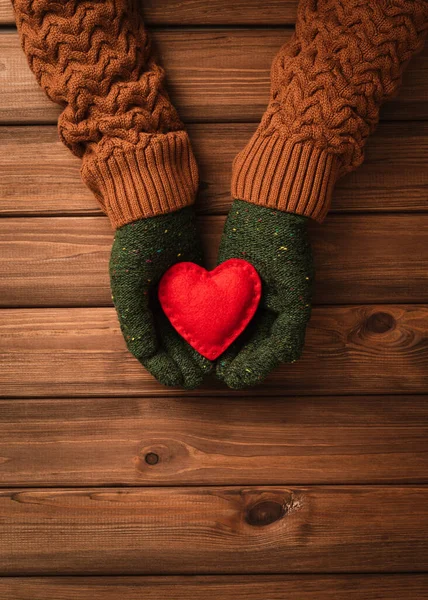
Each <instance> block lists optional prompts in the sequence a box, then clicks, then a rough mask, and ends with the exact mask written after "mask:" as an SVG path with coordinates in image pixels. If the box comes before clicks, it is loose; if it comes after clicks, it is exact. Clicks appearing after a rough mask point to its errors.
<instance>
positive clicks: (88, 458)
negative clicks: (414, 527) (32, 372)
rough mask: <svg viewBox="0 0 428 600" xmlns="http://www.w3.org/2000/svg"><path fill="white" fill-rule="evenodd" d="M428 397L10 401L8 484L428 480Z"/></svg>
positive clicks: (1, 439)
mask: <svg viewBox="0 0 428 600" xmlns="http://www.w3.org/2000/svg"><path fill="white" fill-rule="evenodd" d="M427 400H428V397H427V396H399V397H394V396H360V397H358V398H355V397H354V396H348V397H342V396H339V397H318V398H317V397H307V398H301V397H289V398H281V397H278V398H270V399H269V408H268V410H266V405H265V403H264V402H261V401H260V398H257V397H241V398H236V399H234V398H233V396H232V394H230V396H229V397H226V398H215V399H213V398H194V399H190V398H179V399H174V398H170V399H163V398H146V399H144V398H128V399H126V401H124V399H123V398H84V399H78V398H70V399H59V400H57V399H52V398H51V399H47V400H27V401H26V400H21V401H17V400H3V401H0V414H1V422H0V482H1V483H0V485H1V486H2V487H12V486H26V487H28V486H43V487H46V486H54V487H55V486H56V487H57V486H67V487H76V486H87V485H91V486H103V485H104V486H106V485H107V486H108V485H113V486H116V485H127V486H130V485H132V486H135V485H213V484H217V485H226V484H230V485H236V484H239V485H248V484H258V485H260V484H271V485H272V484H273V485H276V484H280V483H283V482H286V483H287V485H290V484H293V485H298V484H337V483H371V484H373V483H384V482H387V483H391V482H393V483H427V482H428V402H427ZM0 589H1V588H0ZM0 597H1V594H0Z"/></svg>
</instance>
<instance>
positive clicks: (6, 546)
mask: <svg viewBox="0 0 428 600" xmlns="http://www.w3.org/2000/svg"><path fill="white" fill-rule="evenodd" d="M0 513H1V515H2V519H1V522H0V534H1V535H0V574H2V575H15V576H17V575H48V574H49V575H60V574H62V575H66V574H79V575H83V574H87V575H101V574H108V575H137V574H139V575H144V574H150V575H157V574H165V575H166V574H171V575H173V574H183V575H186V574H201V573H203V574H216V573H218V574H226V573H229V574H241V573H266V574H268V573H322V572H328V573H340V572H345V573H376V572H381V573H388V572H395V571H397V570H400V571H402V572H418V571H424V570H426V569H427V568H428V488H427V487H421V486H419V487H415V486H406V487H396V486H386V487H377V486H368V487H360V486H354V487H340V486H335V487H319V486H318V487H317V486H308V487H306V488H285V487H282V486H279V487H245V488H242V487H230V488H227V487H222V488H216V487H214V486H211V487H206V488H183V487H179V488H177V487H175V488H165V487H163V488H134V489H132V490H129V489H120V490H117V489H116V490H114V489H108V488H98V489H95V488H89V489H80V490H51V491H46V490H21V491H20V490H16V489H15V490H10V491H7V490H6V491H0Z"/></svg>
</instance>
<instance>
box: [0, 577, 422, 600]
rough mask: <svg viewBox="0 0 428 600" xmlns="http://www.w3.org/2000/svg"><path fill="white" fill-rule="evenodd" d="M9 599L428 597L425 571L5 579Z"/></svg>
mask: <svg viewBox="0 0 428 600" xmlns="http://www.w3.org/2000/svg"><path fill="white" fill-rule="evenodd" d="M0 595H1V596H2V597H3V598H7V600H46V599H47V598H55V600H87V599H88V598H90V599H91V600H117V599H118V598H122V599H123V600H141V598H144V599H145V600H188V599H189V598H190V597H191V598H192V599H193V600H260V599H261V598H269V600H331V598H334V600H397V598H400V600H415V599H416V598H417V599H418V600H427V598H428V576H427V575H426V574H400V575H245V576H237V575H226V576H221V575H220V576H209V575H207V576H203V575H202V576H201V575H199V576H198V575H196V576H191V577H186V576H184V577H177V576H170V577H147V576H146V577H144V576H143V577H6V578H3V579H0Z"/></svg>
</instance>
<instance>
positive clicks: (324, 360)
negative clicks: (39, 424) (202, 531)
mask: <svg viewBox="0 0 428 600" xmlns="http://www.w3.org/2000/svg"><path fill="white" fill-rule="evenodd" d="M427 332H428V306H392V305H385V306H383V305H376V306H356V307H323V308H316V309H315V310H314V311H313V316H312V319H311V323H310V325H309V327H308V331H307V336H306V345H305V350H304V353H303V357H302V358H301V360H299V361H298V362H297V363H295V364H292V365H283V366H282V367H280V368H279V369H277V370H276V371H275V372H274V373H272V374H271V375H270V377H269V378H268V379H267V380H266V381H265V382H264V384H263V386H261V387H259V388H255V390H254V394H256V395H281V396H282V397H284V398H286V397H287V396H291V395H294V394H295V395H299V396H300V395H317V396H319V395H345V394H394V395H395V394H413V393H419V394H424V393H426V390H427V383H428V376H427V374H428V352H427V348H428V344H427V337H428V336H427ZM213 393H215V394H216V395H217V394H223V395H229V396H230V395H231V394H232V395H233V396H237V395H239V393H238V392H231V391H230V390H229V389H228V388H226V387H225V386H223V385H222V384H220V383H218V382H217V381H216V380H215V379H214V378H212V379H209V380H207V382H206V383H205V385H204V386H203V387H202V388H200V389H199V390H196V391H195V392H193V393H192V394H197V395H199V396H201V395H206V396H209V395H212V394H213ZM242 394H244V395H247V394H248V392H242ZM150 395H156V396H158V395H160V396H169V395H174V396H178V395H182V396H183V395H184V396H189V395H191V393H190V392H188V391H185V390H178V389H175V388H165V387H164V386H161V385H160V384H158V383H157V382H156V381H155V380H154V379H153V378H152V377H151V376H150V375H149V374H148V373H147V372H146V371H145V370H144V369H143V368H142V367H141V365H140V364H139V363H138V361H137V360H136V359H135V358H134V357H133V356H132V355H131V354H130V353H129V352H128V351H127V350H126V348H125V343H124V340H123V338H122V335H121V333H120V331H119V327H118V324H117V319H116V315H115V312H114V309H111V308H104V309H103V308H98V309H90V308H87V309H76V308H75V309H48V308H45V309H11V310H8V309H3V310H2V311H1V318H0V396H1V397H3V398H8V397H24V398H37V397H42V398H44V397H58V396H62V397H67V396H73V397H74V396H80V397H85V396H108V397H112V396H150Z"/></svg>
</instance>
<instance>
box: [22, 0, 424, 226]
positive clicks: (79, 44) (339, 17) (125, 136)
mask: <svg viewBox="0 0 428 600" xmlns="http://www.w3.org/2000/svg"><path fill="white" fill-rule="evenodd" d="M13 4H14V8H15V13H16V18H17V25H18V29H19V33H20V36H21V41H22V45H23V48H24V51H25V53H26V54H27V57H28V60H29V64H30V67H31V69H32V70H33V71H34V73H35V75H36V77H37V79H38V81H39V83H40V85H41V86H42V87H43V88H44V89H45V91H46V93H47V95H48V96H49V98H51V99H52V100H53V101H54V102H57V103H58V104H60V105H61V106H62V107H63V108H64V110H63V112H62V114H61V116H60V119H59V132H60V136H61V139H62V140H63V142H64V143H65V144H66V145H67V146H68V147H69V148H70V149H71V151H72V152H73V153H74V154H76V155H78V156H80V157H82V159H83V162H82V177H83V180H84V181H85V182H86V183H87V185H88V186H89V187H90V188H91V190H92V191H93V192H94V193H95V195H96V197H97V198H98V200H99V201H100V203H101V205H102V207H103V208H104V210H105V211H106V213H107V214H108V215H109V217H110V219H111V221H112V224H113V226H115V227H120V226H122V225H124V224H126V223H130V222H133V221H135V220H138V219H141V218H144V217H149V216H154V215H159V214H163V213H167V212H172V211H175V210H178V209H179V208H182V207H184V206H186V205H189V204H192V203H193V202H194V198H195V193H196V188H197V180H198V178H197V168H196V163H195V160H194V157H193V154H192V150H191V146H190V142H189V139H188V136H187V134H186V132H185V131H184V128H183V125H182V123H181V121H180V120H179V118H178V116H177V113H176V111H175V109H174V107H173V106H172V104H171V102H170V100H169V98H168V95H167V93H166V91H165V89H164V86H163V79H164V73H163V70H162V69H161V68H160V67H159V66H158V65H157V64H156V62H155V61H154V59H153V56H152V54H151V50H150V44H149V42H148V38H147V34H146V32H145V30H144V26H143V23H142V21H141V17H140V15H139V12H138V10H137V8H136V6H135V0H63V1H58V0H14V2H13ZM427 26H428V2H427V0H301V1H300V4H299V11H298V18H297V24H296V32H295V35H294V36H293V38H292V40H291V41H290V42H289V43H287V44H286V45H285V46H284V47H283V48H281V50H280V52H279V53H278V55H277V57H276V58H275V60H274V62H273V65H272V73H271V76H272V88H271V99H270V103H269V106H268V108H267V111H266V113H265V114H264V116H263V118H262V120H261V123H260V125H259V127H258V129H257V131H256V133H255V134H254V136H253V137H252V139H251V140H250V142H249V144H248V145H247V147H246V148H245V149H244V150H243V151H242V152H241V153H240V154H239V155H238V156H237V157H236V159H235V162H234V167H233V175H232V195H233V197H234V198H238V199H241V200H246V201H248V202H252V203H255V204H259V205H263V206H268V207H271V208H278V209H279V210H284V211H287V212H295V213H299V214H302V215H306V216H309V217H312V218H314V219H316V220H318V221H322V220H323V218H324V217H325V215H326V213H327V211H328V208H329V206H330V201H331V194H332V190H333V187H334V184H335V182H336V180H337V179H338V177H340V176H342V175H343V174H345V173H347V172H349V171H351V170H353V169H355V168H356V167H357V166H358V165H359V164H360V163H361V162H362V161H363V157H364V145H365V142H366V139H367V137H368V136H369V135H370V133H372V132H373V130H374V129H375V127H376V124H377V122H378V119H379V108H380V106H381V104H382V103H383V102H384V101H385V100H386V99H388V98H389V97H391V96H392V95H393V94H394V93H395V92H396V91H397V89H398V87H399V85H400V82H401V76H402V73H403V71H404V69H405V67H406V65H407V63H408V61H409V59H410V58H411V57H412V55H413V54H415V53H416V52H418V51H419V50H421V48H422V46H423V39H424V36H425V34H426V31H427Z"/></svg>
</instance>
